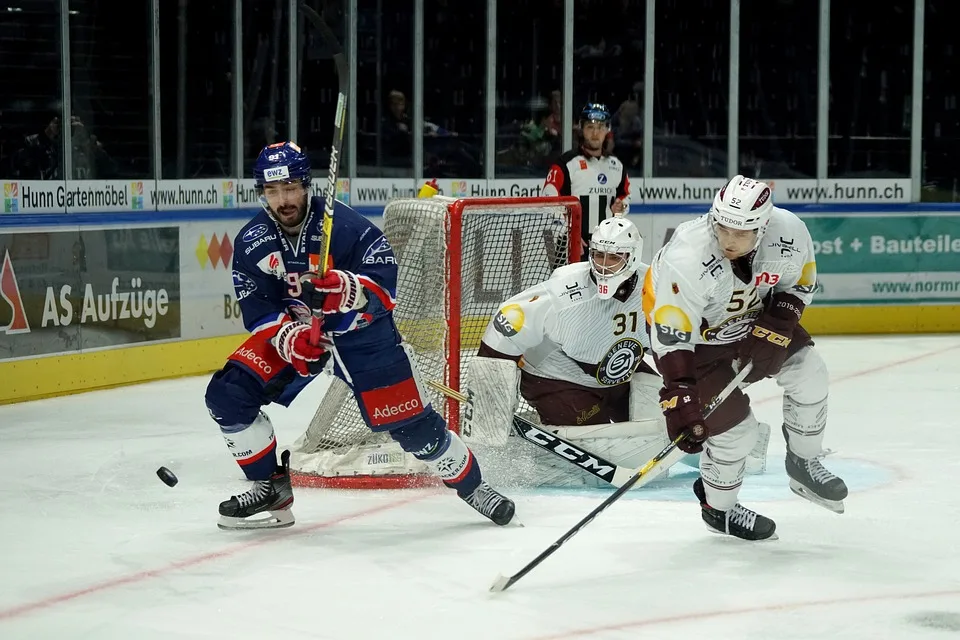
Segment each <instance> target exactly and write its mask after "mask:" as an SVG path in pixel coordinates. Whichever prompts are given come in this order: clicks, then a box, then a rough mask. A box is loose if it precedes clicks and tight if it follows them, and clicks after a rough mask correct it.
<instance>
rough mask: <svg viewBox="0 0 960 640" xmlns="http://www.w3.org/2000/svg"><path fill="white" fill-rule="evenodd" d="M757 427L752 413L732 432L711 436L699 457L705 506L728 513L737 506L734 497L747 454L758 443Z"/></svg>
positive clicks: (741, 476) (735, 496)
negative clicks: (705, 500)
mask: <svg viewBox="0 0 960 640" xmlns="http://www.w3.org/2000/svg"><path fill="white" fill-rule="evenodd" d="M758 433H759V424H758V423H757V419H756V418H755V417H754V416H753V412H751V413H749V414H748V415H747V418H746V419H745V420H743V421H742V422H740V424H738V425H736V426H735V427H733V428H732V429H730V430H728V431H725V432H723V433H721V434H720V435H716V436H710V437H709V438H707V441H706V443H705V445H704V447H703V453H701V454H700V477H701V478H702V479H703V488H704V492H705V494H706V498H707V504H708V505H710V506H711V507H713V508H714V509H717V510H719V511H728V510H730V509H732V508H733V506H734V505H735V504H737V495H738V494H739V493H740V485H741V484H742V483H743V475H744V472H745V471H746V459H747V454H749V453H750V451H751V449H753V446H754V444H756V442H757V436H758Z"/></svg>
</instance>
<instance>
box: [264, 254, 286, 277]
mask: <svg viewBox="0 0 960 640" xmlns="http://www.w3.org/2000/svg"><path fill="white" fill-rule="evenodd" d="M257 267H259V269H260V271H263V272H264V273H266V274H267V275H271V276H275V277H277V278H282V277H283V276H284V274H286V272H287V268H286V267H285V266H284V265H283V258H282V257H281V256H280V252H279V251H271V252H270V253H269V254H267V255H265V256H264V257H263V258H261V259H260V261H259V262H257Z"/></svg>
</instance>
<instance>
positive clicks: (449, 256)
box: [291, 196, 582, 488]
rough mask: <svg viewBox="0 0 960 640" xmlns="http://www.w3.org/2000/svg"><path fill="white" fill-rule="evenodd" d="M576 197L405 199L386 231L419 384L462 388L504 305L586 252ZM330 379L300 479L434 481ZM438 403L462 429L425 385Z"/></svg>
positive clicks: (454, 409)
mask: <svg viewBox="0 0 960 640" xmlns="http://www.w3.org/2000/svg"><path fill="white" fill-rule="evenodd" d="M580 217H581V210H580V201H579V200H578V199H577V198H572V197H560V198H459V199H454V198H446V197H443V196H434V197H432V198H424V199H416V198H403V199H397V200H393V201H391V202H390V203H389V204H387V206H386V208H385V209H384V214H383V223H382V228H383V232H384V235H385V236H386V237H387V240H388V241H389V242H390V244H391V246H392V247H393V250H394V255H395V257H396V260H397V263H398V268H399V277H398V282H397V306H396V308H395V309H394V321H395V322H396V324H397V327H398V329H399V330H400V333H401V335H402V336H403V338H404V342H405V344H406V346H407V349H408V352H409V353H410V354H411V357H412V358H413V360H414V361H415V362H416V365H417V368H418V370H419V373H420V377H421V378H422V380H423V381H424V382H427V381H436V382H440V383H441V384H443V385H445V386H447V387H450V388H452V389H453V390H455V391H460V390H462V389H463V388H464V386H465V385H466V384H467V383H468V382H469V375H470V361H471V359H472V358H473V357H474V354H475V353H476V351H477V348H478V347H479V344H480V337H481V336H482V335H483V331H484V330H485V328H486V326H487V324H488V323H489V321H490V319H491V318H492V317H493V316H494V314H495V313H496V311H497V309H498V308H499V306H500V303H501V302H502V301H503V300H505V299H507V298H509V297H511V296H513V295H515V294H517V293H519V292H520V291H522V290H524V289H526V288H528V287H531V286H533V285H535V284H537V283H539V282H542V281H544V280H546V279H547V278H548V277H549V276H550V274H551V273H552V272H553V269H555V268H556V267H558V266H560V265H563V264H568V263H569V262H576V261H578V260H579V259H580V256H581V253H582V244H581V238H580ZM321 381H329V384H330V386H329V388H328V389H327V391H326V393H325V395H324V397H323V399H322V401H321V402H320V406H319V407H318V409H317V412H316V415H315V416H314V418H313V420H312V421H311V423H310V425H309V426H308V428H307V430H306V432H305V433H304V434H303V435H302V436H301V437H300V438H299V439H298V440H297V441H296V443H295V444H294V445H293V447H292V448H291V452H292V454H293V455H292V457H291V472H292V474H293V478H294V482H295V483H296V484H299V485H307V486H321V487H336V488H401V487H410V486H423V485H426V484H433V483H434V482H435V481H434V480H433V478H432V477H430V476H429V474H428V473H427V470H426V468H425V467H424V465H423V463H421V462H420V461H419V460H416V459H415V458H414V457H413V456H412V454H408V453H406V452H404V451H403V450H402V449H400V447H399V446H398V445H397V444H396V443H394V442H393V441H392V440H391V439H390V438H389V435H387V434H382V433H381V434H375V433H372V432H370V431H369V430H368V429H367V427H366V425H365V424H364V422H363V420H362V418H361V416H360V411H359V408H358V407H357V405H356V402H355V400H354V399H353V394H352V392H351V391H350V389H349V388H348V387H347V385H346V384H345V383H343V382H342V381H340V380H339V379H337V378H333V376H327V375H324V376H322V377H321V378H320V379H318V380H317V383H320V382H321ZM425 391H426V392H427V393H428V395H429V399H430V401H431V403H432V404H433V406H434V408H435V409H436V410H437V411H439V412H440V413H441V415H443V416H444V418H445V419H446V420H447V424H448V425H449V426H450V428H451V429H453V430H454V431H459V426H460V407H459V403H458V402H457V401H456V400H455V399H452V398H448V397H446V396H445V395H443V394H441V393H439V392H437V391H436V390H435V389H434V388H432V387H429V388H427V389H426V390H425Z"/></svg>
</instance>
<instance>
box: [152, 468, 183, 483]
mask: <svg viewBox="0 0 960 640" xmlns="http://www.w3.org/2000/svg"><path fill="white" fill-rule="evenodd" d="M157 477H158V478H160V479H161V480H162V481H163V484H165V485H167V486H168V487H173V486H176V484H177V483H178V482H180V481H179V480H177V476H175V475H173V471H170V469H167V468H166V467H160V468H159V469H157Z"/></svg>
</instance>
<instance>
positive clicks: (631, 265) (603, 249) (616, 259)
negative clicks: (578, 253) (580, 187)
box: [590, 218, 643, 298]
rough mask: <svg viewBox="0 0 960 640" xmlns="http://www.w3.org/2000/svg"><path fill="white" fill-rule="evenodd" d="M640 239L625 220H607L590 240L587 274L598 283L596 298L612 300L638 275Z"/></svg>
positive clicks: (634, 228)
mask: <svg viewBox="0 0 960 640" xmlns="http://www.w3.org/2000/svg"><path fill="white" fill-rule="evenodd" d="M642 252H643V238H642V237H641V236H640V231H638V230H637V227H636V226H635V225H634V224H633V223H632V222H630V221H629V220H627V219H626V218H607V219H606V220H604V221H603V222H601V223H600V224H598V225H597V228H596V229H594V231H593V235H591V236H590V271H591V272H592V273H593V277H594V278H595V279H596V281H597V295H598V296H599V297H601V298H612V297H613V296H614V294H616V292H617V289H619V288H620V285H622V284H623V283H624V282H626V281H627V280H629V279H630V278H631V277H632V276H633V274H634V273H636V271H637V263H638V262H640V254H641V253H642Z"/></svg>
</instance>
